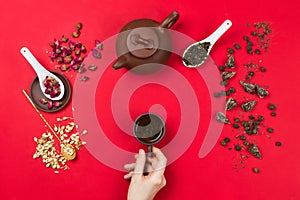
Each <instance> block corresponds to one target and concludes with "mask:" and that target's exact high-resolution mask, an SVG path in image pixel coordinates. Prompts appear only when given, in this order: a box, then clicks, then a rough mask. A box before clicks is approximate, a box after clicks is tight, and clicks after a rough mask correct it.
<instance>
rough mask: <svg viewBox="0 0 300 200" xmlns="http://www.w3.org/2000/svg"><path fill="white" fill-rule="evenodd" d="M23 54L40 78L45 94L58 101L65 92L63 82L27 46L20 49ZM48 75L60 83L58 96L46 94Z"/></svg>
mask: <svg viewBox="0 0 300 200" xmlns="http://www.w3.org/2000/svg"><path fill="white" fill-rule="evenodd" d="M20 52H21V54H22V55H23V56H24V57H25V59H26V60H27V61H28V62H29V64H30V65H31V66H32V68H33V69H34V71H35V72H36V74H37V76H38V79H39V83H40V88H41V90H42V92H43V94H44V95H45V96H46V97H47V98H48V99H51V100H53V101H57V100H60V99H61V98H62V97H63V96H64V93H65V87H64V84H63V82H62V81H61V80H60V79H59V78H58V77H57V76H55V75H54V74H52V73H51V72H49V71H48V70H46V69H45V68H44V67H43V66H42V65H41V64H40V63H39V62H38V61H37V59H36V58H35V57H34V56H33V55H32V53H31V52H30V51H29V49H28V48H27V47H23V48H21V50H20ZM46 77H52V78H54V79H55V80H56V81H57V82H58V83H59V88H60V94H59V95H58V96H57V97H51V96H50V94H46V93H45V90H46V87H45V85H44V83H43V81H44V80H45V79H46Z"/></svg>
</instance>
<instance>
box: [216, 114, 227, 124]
mask: <svg viewBox="0 0 300 200" xmlns="http://www.w3.org/2000/svg"><path fill="white" fill-rule="evenodd" d="M216 120H217V121H218V122H222V123H225V124H230V121H229V119H228V118H227V117H226V116H225V114H224V113H222V112H218V113H217V115H216Z"/></svg>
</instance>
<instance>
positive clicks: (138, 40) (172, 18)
mask: <svg viewBox="0 0 300 200" xmlns="http://www.w3.org/2000/svg"><path fill="white" fill-rule="evenodd" d="M178 18H179V14H178V13H177V12H176V11H173V12H172V13H171V14H170V15H168V16H167V17H166V18H165V19H164V20H163V21H162V22H161V23H159V22H157V21H154V20H152V19H137V20H133V21H131V22H129V23H128V24H127V25H125V26H124V27H123V28H122V30H121V31H120V33H119V35H118V38H117V43H116V51H117V55H118V56H119V57H118V59H117V61H116V62H115V63H114V64H113V68H114V69H120V68H122V67H126V68H127V69H132V68H134V67H136V66H139V65H143V64H147V63H165V62H166V61H167V60H168V59H169V57H170V54H171V48H172V41H171V37H170V34H169V32H168V30H167V29H168V28H170V27H171V26H173V24H174V23H175V22H176V21H177V20H178Z"/></svg>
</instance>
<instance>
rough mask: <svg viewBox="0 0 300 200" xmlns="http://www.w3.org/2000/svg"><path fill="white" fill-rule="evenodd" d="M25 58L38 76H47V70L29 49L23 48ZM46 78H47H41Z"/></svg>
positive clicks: (22, 52)
mask: <svg viewBox="0 0 300 200" xmlns="http://www.w3.org/2000/svg"><path fill="white" fill-rule="evenodd" d="M20 52H21V54H22V55H23V56H24V58H25V59H26V60H27V61H28V62H29V64H30V65H31V66H32V68H33V69H34V71H35V72H36V74H37V75H42V74H47V70H46V69H45V68H44V67H43V66H42V65H41V64H40V63H39V61H38V60H37V59H36V58H35V57H34V56H33V55H32V53H31V52H30V51H29V49H28V48H27V47H23V48H22V49H21V50H20ZM39 78H45V77H39Z"/></svg>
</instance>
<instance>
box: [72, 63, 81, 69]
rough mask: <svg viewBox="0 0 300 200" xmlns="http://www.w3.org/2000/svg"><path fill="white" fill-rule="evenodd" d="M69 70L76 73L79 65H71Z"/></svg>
mask: <svg viewBox="0 0 300 200" xmlns="http://www.w3.org/2000/svg"><path fill="white" fill-rule="evenodd" d="M71 68H72V69H73V70H75V71H76V70H78V69H79V68H80V65H77V64H75V65H71Z"/></svg>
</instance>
